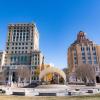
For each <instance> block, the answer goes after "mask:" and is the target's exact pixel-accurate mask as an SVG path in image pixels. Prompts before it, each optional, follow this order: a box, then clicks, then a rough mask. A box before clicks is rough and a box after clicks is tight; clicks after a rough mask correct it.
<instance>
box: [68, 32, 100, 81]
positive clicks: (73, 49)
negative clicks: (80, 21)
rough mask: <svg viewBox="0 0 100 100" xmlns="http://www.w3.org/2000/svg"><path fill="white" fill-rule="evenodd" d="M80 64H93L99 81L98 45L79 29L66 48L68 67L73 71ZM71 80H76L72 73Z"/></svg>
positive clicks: (99, 50) (99, 55)
mask: <svg viewBox="0 0 100 100" xmlns="http://www.w3.org/2000/svg"><path fill="white" fill-rule="evenodd" d="M82 64H90V65H92V66H95V72H96V78H97V81H98V82H100V75H99V74H100V46H99V45H96V44H95V43H93V41H90V40H89V39H88V38H87V37H86V34H85V33H84V32H82V31H80V32H79V33H78V35H77V39H76V41H74V43H73V44H71V46H70V47H69V48H68V67H69V70H70V71H71V72H72V73H74V72H75V69H76V68H77V67H78V66H81V65H82ZM71 80H72V81H76V79H75V76H74V74H72V77H71Z"/></svg>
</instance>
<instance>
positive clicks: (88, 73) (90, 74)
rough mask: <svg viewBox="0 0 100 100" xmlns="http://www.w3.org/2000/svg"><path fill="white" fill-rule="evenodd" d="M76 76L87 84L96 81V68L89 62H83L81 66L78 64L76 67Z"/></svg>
mask: <svg viewBox="0 0 100 100" xmlns="http://www.w3.org/2000/svg"><path fill="white" fill-rule="evenodd" d="M75 74H76V77H77V78H78V79H80V80H82V81H83V82H84V83H85V84H87V83H88V82H89V83H95V78H96V75H95V68H94V66H92V65H89V64H83V65H81V66H78V67H77V68H76V72H75Z"/></svg>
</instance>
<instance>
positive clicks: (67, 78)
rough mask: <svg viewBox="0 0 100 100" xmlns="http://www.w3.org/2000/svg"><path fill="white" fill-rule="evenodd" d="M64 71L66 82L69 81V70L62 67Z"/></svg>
mask: <svg viewBox="0 0 100 100" xmlns="http://www.w3.org/2000/svg"><path fill="white" fill-rule="evenodd" d="M63 71H64V73H65V74H66V80H67V82H69V76H70V71H69V69H68V68H64V69H63Z"/></svg>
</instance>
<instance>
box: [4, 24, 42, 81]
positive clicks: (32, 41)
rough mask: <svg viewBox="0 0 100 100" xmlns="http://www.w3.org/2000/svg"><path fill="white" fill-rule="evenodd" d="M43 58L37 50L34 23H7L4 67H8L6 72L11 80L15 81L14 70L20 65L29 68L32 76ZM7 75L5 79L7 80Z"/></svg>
mask: <svg viewBox="0 0 100 100" xmlns="http://www.w3.org/2000/svg"><path fill="white" fill-rule="evenodd" d="M43 58H44V57H43V55H42V53H41V51H40V50H39V32H38V30H37V27H36V25H35V24H34V23H19V24H9V25H8V34H7V42H6V55H5V67H4V69H9V70H7V71H8V72H7V74H10V76H11V77H12V80H13V81H16V80H15V79H16V78H15V76H16V75H15V70H16V69H17V68H19V67H22V66H24V67H28V68H30V69H31V70H32V71H33V72H32V73H33V76H34V69H36V67H37V66H40V65H41V64H42V63H43ZM9 71H10V72H9ZM8 76H9V75H7V77H6V80H9V77H8ZM10 79H11V78H10ZM33 79H35V80H38V78H33ZM12 80H11V81H12Z"/></svg>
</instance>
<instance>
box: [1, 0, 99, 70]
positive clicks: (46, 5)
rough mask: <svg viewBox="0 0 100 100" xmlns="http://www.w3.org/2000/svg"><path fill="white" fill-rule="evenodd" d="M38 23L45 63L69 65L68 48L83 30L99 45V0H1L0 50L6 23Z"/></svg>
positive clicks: (3, 44) (5, 31)
mask: <svg viewBox="0 0 100 100" xmlns="http://www.w3.org/2000/svg"><path fill="white" fill-rule="evenodd" d="M32 21H33V22H35V23H36V24H37V27H38V30H39V33H40V49H41V51H42V52H43V54H44V56H45V60H46V63H53V64H54V65H55V66H56V67H59V68H61V69H62V68H64V67H67V49H68V47H69V46H70V44H71V43H72V42H73V41H74V40H75V39H76V35H77V33H78V32H79V31H80V30H82V31H84V32H86V33H87V37H89V39H91V40H93V41H95V43H97V44H100V0H1V1H0V50H4V49H5V42H6V34H7V25H8V24H9V23H16V22H17V23H18V22H32Z"/></svg>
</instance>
